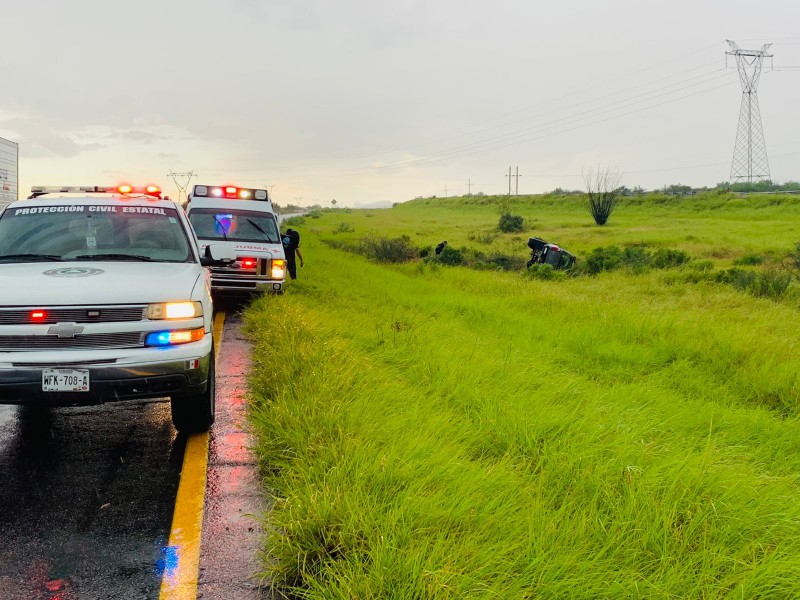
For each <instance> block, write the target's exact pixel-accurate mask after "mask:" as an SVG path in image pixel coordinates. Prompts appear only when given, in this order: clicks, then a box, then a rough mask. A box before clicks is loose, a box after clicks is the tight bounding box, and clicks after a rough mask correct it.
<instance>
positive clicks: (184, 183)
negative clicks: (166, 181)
mask: <svg viewBox="0 0 800 600" xmlns="http://www.w3.org/2000/svg"><path fill="white" fill-rule="evenodd" d="M167 176H168V177H172V181H174V182H175V187H177V188H178V204H183V199H185V198H186V190H187V189H189V185H190V184H191V183H192V178H193V177H197V175H195V172H194V170H191V171H184V172H182V173H176V172H175V171H170V172H169V173H167Z"/></svg>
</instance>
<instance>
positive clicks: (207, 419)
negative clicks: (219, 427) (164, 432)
mask: <svg viewBox="0 0 800 600" xmlns="http://www.w3.org/2000/svg"><path fill="white" fill-rule="evenodd" d="M209 360H210V361H211V362H210V364H209V366H208V384H207V385H206V390H205V391H204V392H201V393H199V394H184V395H176V396H172V397H171V398H170V404H171V407H172V423H173V425H175V429H177V430H178V431H179V432H180V433H200V432H203V431H208V430H209V428H210V427H211V425H213V424H214V407H215V403H216V387H217V386H216V382H217V378H216V366H215V364H214V363H215V362H216V361H215V357H214V350H213V348H212V350H211V356H210V358H209Z"/></svg>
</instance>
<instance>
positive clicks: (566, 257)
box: [528, 237, 575, 270]
mask: <svg viewBox="0 0 800 600" xmlns="http://www.w3.org/2000/svg"><path fill="white" fill-rule="evenodd" d="M528 248H530V249H531V259H530V260H529V261H528V268H530V267H531V265H535V264H542V265H550V266H551V267H553V268H554V269H563V270H567V269H570V268H571V267H572V265H574V264H575V256H574V255H572V254H570V253H569V252H567V251H566V250H564V249H563V248H561V247H560V246H558V245H556V244H550V243H549V242H545V241H544V240H543V239H541V238H535V237H533V238H528Z"/></svg>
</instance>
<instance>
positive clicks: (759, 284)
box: [750, 269, 792, 300]
mask: <svg viewBox="0 0 800 600" xmlns="http://www.w3.org/2000/svg"><path fill="white" fill-rule="evenodd" d="M791 283H792V276H791V275H790V274H789V273H782V272H780V271H777V270H775V269H767V270H766V271H762V272H761V273H759V274H758V275H756V278H755V279H754V280H753V283H752V285H751V286H750V293H751V294H753V295H754V296H757V297H759V298H771V299H773V300H777V299H778V298H782V297H783V296H784V295H786V292H787V290H788V289H789V284H791Z"/></svg>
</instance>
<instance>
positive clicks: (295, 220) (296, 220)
mask: <svg viewBox="0 0 800 600" xmlns="http://www.w3.org/2000/svg"><path fill="white" fill-rule="evenodd" d="M305 224H306V219H305V217H300V216H297V217H289V218H288V219H284V220H283V221H281V225H289V226H296V225H305Z"/></svg>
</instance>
